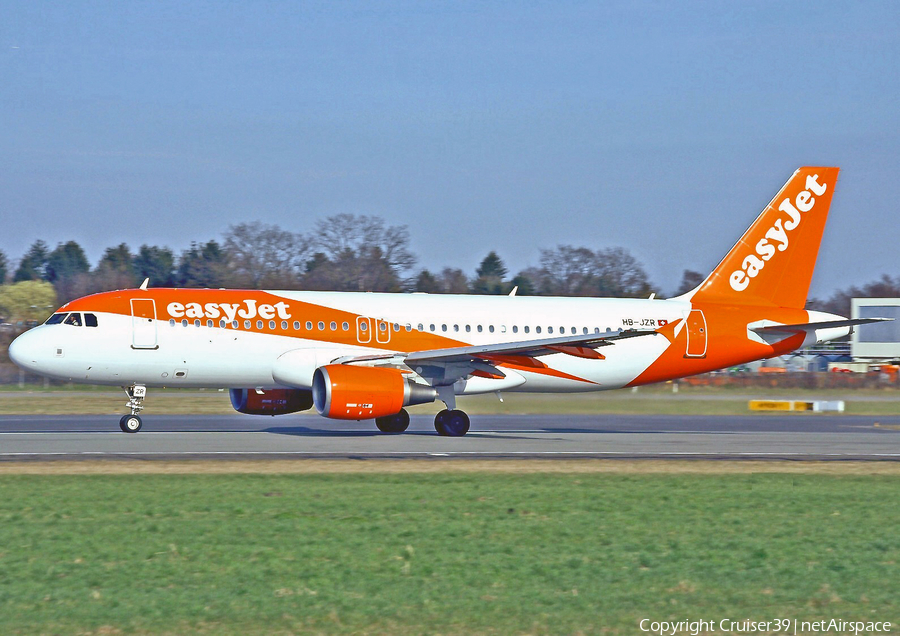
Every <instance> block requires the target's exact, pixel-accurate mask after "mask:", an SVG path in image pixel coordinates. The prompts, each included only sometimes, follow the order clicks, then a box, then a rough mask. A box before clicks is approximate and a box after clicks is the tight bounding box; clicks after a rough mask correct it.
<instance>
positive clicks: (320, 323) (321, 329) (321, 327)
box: [318, 320, 325, 331]
mask: <svg viewBox="0 0 900 636" xmlns="http://www.w3.org/2000/svg"><path fill="white" fill-rule="evenodd" d="M318 327H319V331H325V323H324V322H322V321H321V320H320V321H319V324H318Z"/></svg>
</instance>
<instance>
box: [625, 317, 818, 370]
mask: <svg viewBox="0 0 900 636" xmlns="http://www.w3.org/2000/svg"><path fill="white" fill-rule="evenodd" d="M694 308H695V309H701V310H702V311H703V314H704V315H705V316H706V324H707V349H706V355H705V356H704V357H702V358H690V357H686V355H685V354H686V352H687V337H688V336H687V334H688V330H687V326H686V325H685V326H684V327H683V328H682V329H681V330H680V331H679V332H678V333H677V335H675V333H674V332H672V331H666V333H665V335H666V337H667V338H668V339H669V340H670V342H671V344H670V345H669V346H668V347H667V348H666V350H665V351H664V352H663V353H662V355H660V356H659V358H657V359H656V360H655V361H654V362H653V363H652V364H651V365H650V366H649V367H648V368H647V369H646V370H645V371H644V372H643V373H641V374H640V375H638V377H637V378H635V379H634V380H633V381H631V382H630V383H629V384H628V386H637V385H642V384H652V383H654V382H664V381H666V380H673V379H675V378H683V377H686V376H689V375H695V374H697V373H706V372H708V371H715V370H717V369H724V368H726V367H731V366H734V365H737V364H744V363H746V362H750V361H753V360H760V359H762V358H771V357H773V356H779V355H783V354H785V353H789V352H791V351H793V350H795V349H797V348H798V347H800V346H801V345H802V344H803V340H804V335H803V334H797V335H795V336H790V337H788V338H785V339H784V340H781V341H780V342H777V343H775V344H774V345H769V344H763V343H760V342H756V341H754V340H751V339H750V338H748V336H747V325H748V324H750V323H753V322H756V321H759V320H764V319H768V320H772V321H776V322H780V323H782V324H796V323H803V322H806V321H807V320H808V319H809V314H807V313H806V311H803V310H799V309H786V308H780V307H771V308H765V307H758V306H749V307H748V306H743V307H738V306H729V305H719V304H715V303H707V304H703V305H700V306H698V305H695V306H694Z"/></svg>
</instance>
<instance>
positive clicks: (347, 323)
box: [341, 322, 350, 331]
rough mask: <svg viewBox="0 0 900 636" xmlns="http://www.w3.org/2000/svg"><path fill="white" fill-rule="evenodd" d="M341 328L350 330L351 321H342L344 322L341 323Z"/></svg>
mask: <svg viewBox="0 0 900 636" xmlns="http://www.w3.org/2000/svg"><path fill="white" fill-rule="evenodd" d="M341 329H343V330H344V331H350V323H349V322H342V323H341Z"/></svg>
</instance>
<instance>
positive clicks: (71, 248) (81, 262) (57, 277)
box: [47, 241, 91, 284]
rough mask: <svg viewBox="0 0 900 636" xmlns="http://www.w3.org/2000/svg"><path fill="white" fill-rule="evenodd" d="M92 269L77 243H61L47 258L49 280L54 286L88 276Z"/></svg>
mask: <svg viewBox="0 0 900 636" xmlns="http://www.w3.org/2000/svg"><path fill="white" fill-rule="evenodd" d="M90 269H91V265H90V263H88V259H87V256H85V255H84V250H83V249H81V246H80V245H79V244H78V243H76V242H75V241H68V242H66V243H60V244H59V245H57V246H56V249H55V250H53V251H52V252H50V255H49V256H48V257H47V280H48V281H50V282H51V283H54V284H56V283H59V282H63V281H66V280H70V279H72V278H74V277H75V276H77V275H78V274H86V273H88V272H89V271H90Z"/></svg>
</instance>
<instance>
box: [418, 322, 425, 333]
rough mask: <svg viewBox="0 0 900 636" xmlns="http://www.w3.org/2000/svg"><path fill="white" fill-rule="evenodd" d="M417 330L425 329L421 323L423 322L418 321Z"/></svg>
mask: <svg viewBox="0 0 900 636" xmlns="http://www.w3.org/2000/svg"><path fill="white" fill-rule="evenodd" d="M418 330H419V331H425V325H423V324H422V323H421V322H420V323H419V326H418Z"/></svg>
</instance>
